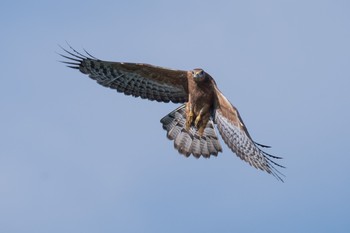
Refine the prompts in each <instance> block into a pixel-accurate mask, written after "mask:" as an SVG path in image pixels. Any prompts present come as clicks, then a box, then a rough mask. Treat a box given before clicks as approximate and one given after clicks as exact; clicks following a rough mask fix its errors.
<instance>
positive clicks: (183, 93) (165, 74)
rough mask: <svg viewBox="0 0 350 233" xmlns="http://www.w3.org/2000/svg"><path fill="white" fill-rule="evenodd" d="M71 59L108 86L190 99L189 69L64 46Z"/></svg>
mask: <svg viewBox="0 0 350 233" xmlns="http://www.w3.org/2000/svg"><path fill="white" fill-rule="evenodd" d="M62 49H63V50H64V51H65V52H66V53H68V56H66V55H62V54H61V56H62V57H64V58H66V59H69V61H64V63H66V64H68V66H69V67H71V68H75V69H79V70H80V71H81V72H82V73H84V74H88V75H89V77H90V78H92V79H94V80H96V81H97V82H98V83H99V84H101V85H102V86H105V87H110V88H112V89H116V90H117V91H118V92H123V93H124V94H126V95H132V96H135V97H141V98H143V99H149V100H156V101H158V102H169V101H172V102H174V103H184V102H187V101H188V85H187V71H182V70H172V69H167V68H162V67H158V66H152V65H148V64H140V63H122V62H108V61H101V60H99V59H96V58H95V57H93V56H91V55H90V54H89V53H87V55H88V56H85V55H83V54H81V53H79V52H77V51H76V50H74V49H73V48H72V47H71V49H72V50H73V51H72V52H70V51H67V50H66V49H64V48H62Z"/></svg>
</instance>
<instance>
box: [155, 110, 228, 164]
mask: <svg viewBox="0 0 350 233" xmlns="http://www.w3.org/2000/svg"><path fill="white" fill-rule="evenodd" d="M185 106H186V105H181V106H180V107H179V108H177V109H175V110H174V111H172V112H171V113H169V114H168V115H166V116H165V117H163V118H162V119H161V120H160V122H161V123H162V124H163V129H165V130H166V131H167V137H168V139H170V140H174V147H175V148H176V149H177V150H178V151H179V153H180V154H183V155H185V156H186V157H189V156H190V155H191V154H192V155H193V156H194V157H196V158H199V157H200V156H203V157H204V158H209V157H210V156H211V155H213V156H217V154H218V153H219V152H221V151H222V148H221V145H220V142H219V139H218V136H217V134H216V132H215V129H214V123H213V121H212V120H211V119H210V120H209V121H208V123H207V126H206V128H205V130H204V133H203V135H202V136H199V134H198V130H197V129H196V128H195V127H194V126H191V128H190V129H189V130H186V128H185V124H186V111H185Z"/></svg>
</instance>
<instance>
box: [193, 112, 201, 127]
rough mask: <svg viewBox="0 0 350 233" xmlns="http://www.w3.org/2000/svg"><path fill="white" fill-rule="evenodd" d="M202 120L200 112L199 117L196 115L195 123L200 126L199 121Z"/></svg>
mask: <svg viewBox="0 0 350 233" xmlns="http://www.w3.org/2000/svg"><path fill="white" fill-rule="evenodd" d="M200 120H201V115H200V114H199V115H198V116H197V117H196V120H195V122H194V125H195V126H196V127H197V128H198V123H199V121H200Z"/></svg>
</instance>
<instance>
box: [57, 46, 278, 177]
mask: <svg viewBox="0 0 350 233" xmlns="http://www.w3.org/2000/svg"><path fill="white" fill-rule="evenodd" d="M64 50H65V49H64ZM65 51H66V52H67V53H68V54H70V55H71V57H69V56H65V55H62V56H63V57H65V58H67V59H69V60H70V61H69V62H65V63H67V64H68V66H69V67H71V68H75V69H79V70H80V71H81V72H82V73H84V74H88V75H89V77H90V78H92V79H94V80H96V81H97V82H98V83H99V84H101V85H103V86H105V87H110V88H113V89H116V90H117V91H118V92H123V93H124V94H126V95H132V96H135V97H141V98H143V99H149V100H157V101H158V102H169V101H171V102H174V103H184V104H183V105H181V106H180V107H179V108H177V109H175V110H174V111H173V112H171V113H169V114H168V115H167V116H165V117H164V118H162V119H161V123H162V124H163V128H164V129H165V130H166V131H167V137H168V138H169V139H171V140H174V146H175V148H176V149H177V150H178V151H179V152H180V153H181V154H183V155H185V156H189V155H191V154H192V155H193V156H195V157H197V158H199V157H200V156H203V157H206V158H208V157H210V155H214V156H216V155H217V154H218V153H219V152H221V151H222V148H221V145H220V142H219V140H218V137H217V134H216V131H215V129H214V124H216V125H217V127H218V130H219V132H220V134H221V136H222V138H223V139H224V141H225V143H226V144H227V145H228V146H229V147H230V149H231V150H232V151H233V152H235V153H236V154H237V155H238V156H239V157H240V158H241V159H242V160H245V161H246V162H248V163H249V164H250V165H252V166H254V167H256V168H258V169H261V170H264V171H266V172H268V173H271V174H273V175H274V176H275V177H277V178H278V179H280V180H282V179H281V178H280V176H279V175H280V174H281V173H279V171H278V170H277V169H276V168H275V167H274V166H273V165H276V166H280V167H282V166H281V165H279V164H277V163H276V162H274V161H272V159H273V158H274V159H279V158H280V157H276V156H272V155H270V154H267V153H266V152H264V151H262V150H261V149H260V148H259V147H258V146H262V147H267V146H263V145H261V144H257V143H255V142H254V141H253V140H252V138H251V137H250V135H249V133H248V130H247V129H246V127H245V125H244V124H243V121H242V119H241V117H240V115H239V113H238V111H237V109H236V108H235V107H234V106H233V105H232V104H231V103H230V102H229V101H228V100H227V99H226V97H225V96H224V95H223V94H222V93H221V92H220V91H219V89H218V88H217V86H216V83H215V81H214V79H213V78H212V77H211V76H210V75H209V74H207V73H206V72H204V71H203V70H202V69H194V70H191V71H182V70H173V69H167V68H163V67H157V66H152V65H148V64H139V63H122V62H107V61H101V60H98V59H96V58H94V57H92V56H91V55H89V54H88V55H89V56H90V57H88V56H85V55H82V54H80V53H78V52H76V51H75V50H74V49H73V52H74V53H73V52H69V51H67V50H65Z"/></svg>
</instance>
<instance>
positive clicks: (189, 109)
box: [186, 103, 194, 131]
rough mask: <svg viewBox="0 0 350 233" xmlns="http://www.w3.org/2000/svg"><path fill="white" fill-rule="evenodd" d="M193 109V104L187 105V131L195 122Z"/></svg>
mask: <svg viewBox="0 0 350 233" xmlns="http://www.w3.org/2000/svg"><path fill="white" fill-rule="evenodd" d="M193 116H194V113H193V107H192V104H191V103H187V104H186V130H187V131H188V130H190V127H191V124H192V122H193Z"/></svg>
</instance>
